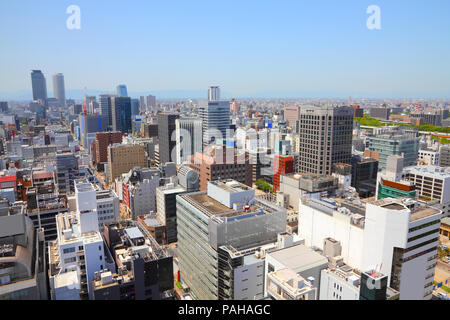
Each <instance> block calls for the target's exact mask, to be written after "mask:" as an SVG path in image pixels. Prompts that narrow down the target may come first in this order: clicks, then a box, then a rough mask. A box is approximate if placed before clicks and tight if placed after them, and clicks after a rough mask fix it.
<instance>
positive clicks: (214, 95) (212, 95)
mask: <svg viewBox="0 0 450 320" xmlns="http://www.w3.org/2000/svg"><path fill="white" fill-rule="evenodd" d="M219 100H220V87H218V86H215V87H209V89H208V101H219Z"/></svg>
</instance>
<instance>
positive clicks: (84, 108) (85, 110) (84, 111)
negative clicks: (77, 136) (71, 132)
mask: <svg viewBox="0 0 450 320" xmlns="http://www.w3.org/2000/svg"><path fill="white" fill-rule="evenodd" d="M86 89H87V88H86V87H84V102H83V113H84V115H85V116H87V109H86Z"/></svg>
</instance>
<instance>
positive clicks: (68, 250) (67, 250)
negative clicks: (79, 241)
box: [63, 247, 75, 254]
mask: <svg viewBox="0 0 450 320" xmlns="http://www.w3.org/2000/svg"><path fill="white" fill-rule="evenodd" d="M72 252H75V247H72V248H66V249H63V253H64V254H67V253H72Z"/></svg>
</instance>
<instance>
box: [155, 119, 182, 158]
mask: <svg viewBox="0 0 450 320" xmlns="http://www.w3.org/2000/svg"><path fill="white" fill-rule="evenodd" d="M179 117H180V116H179V115H178V114H167V113H161V114H158V141H159V163H161V164H164V163H166V162H175V161H176V159H175V157H172V151H174V152H175V145H176V140H175V134H174V133H175V120H176V119H178V118H179ZM172 135H173V140H172Z"/></svg>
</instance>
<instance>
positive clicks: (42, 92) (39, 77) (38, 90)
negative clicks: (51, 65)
mask: <svg viewBox="0 0 450 320" xmlns="http://www.w3.org/2000/svg"><path fill="white" fill-rule="evenodd" d="M31 87H32V89H33V100H36V101H37V100H42V101H43V102H44V103H46V101H47V84H46V82H45V77H44V74H43V73H42V71H41V70H33V71H31Z"/></svg>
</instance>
